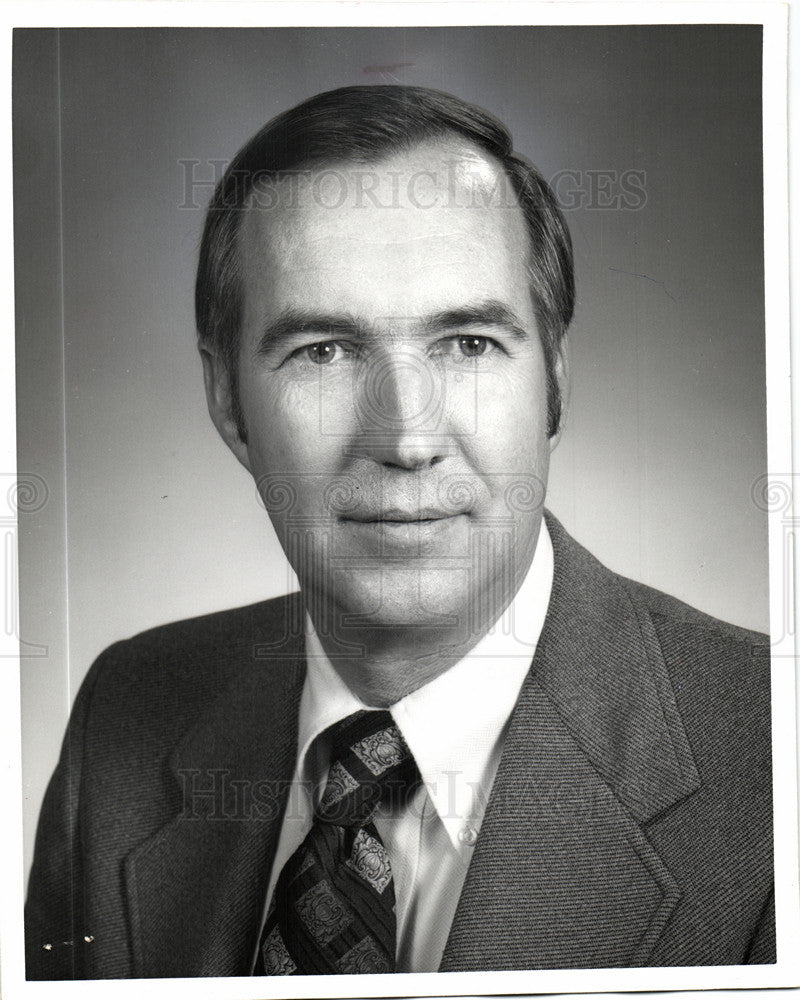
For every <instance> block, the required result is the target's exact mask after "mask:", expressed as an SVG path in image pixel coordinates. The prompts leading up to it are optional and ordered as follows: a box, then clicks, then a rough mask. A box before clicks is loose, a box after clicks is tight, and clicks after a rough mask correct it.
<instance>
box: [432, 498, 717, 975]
mask: <svg viewBox="0 0 800 1000" xmlns="http://www.w3.org/2000/svg"><path fill="white" fill-rule="evenodd" d="M548 527H549V529H550V534H551V537H552V540H553V549H554V554H555V578H554V583H553V592H552V596H551V600H550V606H549V608H548V613H547V618H546V620H545V625H544V628H543V630H542V634H541V637H540V640H539V644H538V646H537V651H536V655H535V657H534V661H533V665H532V669H531V672H530V673H529V675H528V677H527V678H526V681H525V683H524V685H523V688H522V691H521V693H520V698H519V701H518V704H517V707H516V709H515V712H514V715H513V717H512V720H511V723H510V727H509V731H508V734H507V737H506V743H505V747H504V751H503V756H502V759H501V763H500V767H499V769H498V773H497V777H496V779H495V783H494V786H493V789H492V793H491V795H490V799H489V803H488V806H487V811H486V815H485V817H484V821H483V825H482V827H481V834H480V838H479V841H478V844H477V846H476V848H475V852H474V855H473V859H472V863H471V865H470V868H469V871H468V873H467V878H466V881H465V884H464V889H463V892H462V895H461V898H460V900H459V904H458V908H457V911H456V915H455V919H454V921H453V926H452V928H451V932H450V936H449V938H448V942H447V945H446V948H445V951H444V955H443V958H442V963H441V966H440V968H441V970H442V971H453V970H465V969H487V970H494V969H537V968H576V967H583V968H601V967H625V966H632V965H645V964H646V963H647V958H648V955H649V954H650V953H651V951H652V949H653V946H654V945H655V942H656V941H657V939H658V937H659V935H660V933H661V930H662V929H663V927H664V925H665V923H666V921H667V919H668V917H669V915H670V913H671V912H672V909H673V908H674V906H675V904H676V902H677V900H678V898H679V895H680V894H679V890H678V888H677V886H676V884H675V882H674V880H673V878H672V876H671V875H670V873H669V872H668V871H667V869H666V868H665V866H664V865H663V863H662V862H661V859H660V858H659V856H658V854H657V853H656V851H655V850H654V849H653V847H652V846H651V844H650V843H649V842H648V840H647V838H646V837H645V835H644V833H643V831H642V824H643V823H645V822H646V821H647V820H650V819H652V818H653V817H654V816H656V815H657V814H658V813H660V812H662V811H664V810H665V809H667V808H669V807H670V806H671V805H673V804H674V803H675V802H677V801H678V800H679V799H681V798H683V797H684V796H686V795H688V794H691V793H692V792H693V791H695V790H696V789H697V788H698V787H699V778H698V775H697V771H696V769H695V766H694V763H693V760H692V755H691V751H690V748H689V744H688V741H687V739H686V735H685V732H684V730H683V726H682V723H681V720H680V716H679V715H678V711H677V707H676V705H675V699H674V695H673V692H672V688H671V685H670V681H669V677H668V675H667V671H666V666H665V664H664V662H663V658H662V656H661V651H660V648H659V645H658V641H657V638H656V634H655V630H654V628H653V624H652V622H651V620H650V617H649V614H648V613H647V610H646V608H645V607H644V605H643V604H642V603H641V602H640V601H639V600H638V598H637V597H636V595H635V592H631V591H629V590H628V588H627V587H626V586H625V584H624V583H623V582H622V581H621V579H620V578H618V577H616V576H615V575H614V574H612V573H610V572H609V571H608V570H606V569H605V568H604V567H602V566H601V565H600V564H599V563H598V562H597V561H596V560H595V559H594V558H593V557H592V556H590V555H589V554H588V553H587V552H585V550H583V549H582V548H581V547H580V546H578V545H577V544H576V543H575V542H573V541H572V540H571V539H570V538H569V536H568V535H567V534H566V532H565V531H564V530H563V528H561V526H560V525H559V523H558V522H557V521H556V520H555V519H554V518H551V517H548Z"/></svg>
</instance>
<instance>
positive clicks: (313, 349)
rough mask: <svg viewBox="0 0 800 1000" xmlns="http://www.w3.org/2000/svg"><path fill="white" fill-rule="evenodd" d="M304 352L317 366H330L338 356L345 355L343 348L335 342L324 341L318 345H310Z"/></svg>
mask: <svg viewBox="0 0 800 1000" xmlns="http://www.w3.org/2000/svg"><path fill="white" fill-rule="evenodd" d="M302 350H303V352H305V354H306V355H307V356H308V357H309V358H310V359H311V360H312V361H313V362H314V364H315V365H329V364H330V363H331V361H333V359H334V358H335V357H336V356H337V355H341V354H342V353H343V352H342V348H341V346H340V345H339V344H337V343H336V341H335V340H323V341H320V343H318V344H309V345H308V347H304V348H303V349H302Z"/></svg>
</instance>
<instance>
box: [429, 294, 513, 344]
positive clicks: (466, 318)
mask: <svg viewBox="0 0 800 1000" xmlns="http://www.w3.org/2000/svg"><path fill="white" fill-rule="evenodd" d="M465 326H501V327H504V328H505V329H507V330H508V331H509V332H510V333H511V334H512V335H513V336H514V338H515V339H516V340H524V339H527V338H528V336H529V333H528V331H527V330H526V329H525V327H524V325H523V323H522V320H521V319H520V318H519V316H517V314H516V313H515V312H514V310H513V309H510V308H509V307H508V306H506V305H504V304H503V303H502V302H499V301H498V300H496V299H489V300H488V301H486V302H480V303H477V304H476V305H469V306H463V307H459V308H457V309H446V310H445V311H444V312H439V313H434V314H433V315H432V316H428V317H427V319H426V320H425V327H426V329H427V330H428V331H429V332H431V333H444V332H445V331H446V330H453V329H460V328H462V327H465Z"/></svg>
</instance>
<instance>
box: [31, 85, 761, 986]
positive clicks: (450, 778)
mask: <svg viewBox="0 0 800 1000" xmlns="http://www.w3.org/2000/svg"><path fill="white" fill-rule="evenodd" d="M573 297H574V291H573V279H572V255H571V248H570V241H569V236H568V232H567V229H566V226H565V224H564V221H563V219H562V217H561V214H560V212H559V210H558V207H557V205H556V203H555V200H554V198H553V196H552V193H551V192H550V190H549V188H548V186H547V184H546V183H545V182H544V181H543V179H542V178H541V177H540V175H539V174H538V173H537V172H536V170H535V169H534V168H533V167H531V166H530V165H529V164H528V163H527V162H526V161H524V160H523V159H522V158H520V157H518V156H517V155H515V154H514V153H513V152H512V150H511V141H510V137H509V135H508V133H507V132H506V130H505V129H504V127H503V126H502V125H501V124H500V123H498V122H497V121H496V120H495V119H493V118H492V117H491V116H489V115H487V114H486V113H485V112H483V111H481V110H479V109H477V108H475V107H472V106H470V105H467V104H465V103H464V102H462V101H460V100H458V99H456V98H453V97H451V96H448V95H446V94H441V93H438V92H434V91H429V90H424V89H419V88H408V87H373V88H369V87H352V88H346V89H343V90H339V91H333V92H330V93H326V94H320V95H318V96H316V97H314V98H312V99H311V100H309V101H307V102H306V103H304V104H302V105H300V106H299V107H297V108H294V109H293V110H291V111H289V112H287V113H285V114H283V115H281V116H279V117H278V118H277V119H275V120H274V121H272V122H271V123H269V124H268V125H266V126H265V127H264V129H262V131H261V132H259V133H258V134H257V135H256V136H255V137H254V138H253V139H252V140H251V141H250V142H249V143H248V144H247V145H246V146H245V147H244V148H243V149H242V151H241V152H240V153H239V154H238V156H237V157H236V159H235V160H234V161H233V163H232V164H231V166H230V168H229V169H228V171H227V173H226V175H225V177H224V178H223V180H222V181H221V182H220V185H219V187H218V189H217V191H216V193H215V196H214V199H213V200H212V204H211V206H210V208H209V212H208V216H207V220H206V228H205V232H204V236H203V242H202V247H201V253H200V264H199V270H198V281H197V300H196V304H197V317H198V330H199V346H200V351H201V355H202V359H203V368H204V375H205V385H206V392H207V397H208V404H209V410H210V413H211V416H212V419H213V421H214V423H215V425H216V427H217V429H218V431H219V432H220V434H221V435H222V437H223V439H224V440H225V442H226V443H227V444H228V445H229V447H230V448H231V450H232V451H233V453H234V455H235V456H236V457H237V459H238V460H239V461H240V462H241V463H242V464H243V465H244V466H245V467H246V468H247V469H248V470H249V471H250V472H251V473H252V475H253V477H254V479H255V480H256V482H257V484H258V486H259V490H260V491H261V494H262V496H263V499H264V502H265V505H266V507H267V510H268V511H269V514H270V517H271V519H272V522H273V525H274V527H275V530H276V532H277V534H278V536H279V538H280V540H281V543H282V545H283V547H284V549H285V551H286V554H287V557H288V559H289V561H290V562H291V564H292V566H293V568H294V569H295V571H296V573H297V576H298V579H299V581H300V586H301V594H300V595H293V596H291V597H288V598H285V599H279V600H276V601H270V602H266V603H264V604H259V605H255V606H252V607H248V608H241V609H237V610H233V611H228V612H223V613H221V614H217V615H211V616H206V617H204V618H200V619H196V620H192V621H188V622H179V623H175V624H172V625H168V626H165V627H162V628H158V629H155V630H153V631H151V632H148V633H145V634H143V635H140V636H138V637H135V638H133V639H131V640H128V641H126V642H122V643H118V644H117V645H115V646H112V647H111V648H110V649H109V650H107V651H106V652H105V653H104V654H103V655H102V656H101V657H100V658H99V659H98V661H97V662H96V663H95V665H94V667H93V668H92V670H91V671H90V673H89V676H88V677H87V680H86V682H85V684H84V686H83V688H82V690H81V692H80V694H79V696H78V699H77V702H76V705H75V709H74V711H73V716H72V719H71V722H70V726H69V731H68V734H67V739H66V741H65V745H64V751H63V754H62V759H61V762H60V764H59V768H58V770H57V772H56V774H55V776H54V778H53V781H52V783H51V786H50V789H49V790H48V794H47V797H46V801H45V805H44V808H43V812H42V818H41V821H40V828H39V833H38V840H37V848H36V858H35V862H34V868H33V873H32V876H31V884H30V891H29V901H28V907H27V935H26V937H27V948H28V975H29V977H31V978H44V979H47V978H79V977H85V978H115V977H130V976H139V977H147V976H201V975H248V974H257V975H261V974H269V975H287V974H288V975H296V974H309V973H346V972H390V971H398V972H402V971H436V970H441V971H453V970H465V969H537V968H592V967H604V966H605V967H615V966H619V967H621V966H635V965H699V964H741V963H747V962H750V963H752V962H756V963H757V962H762V963H763V962H773V961H775V945H774V909H773V904H772V888H771V887H772V879H773V875H772V826H771V793H770V776H771V766H770V740H769V682H768V668H769V657H768V649H767V640H766V638H765V637H763V636H758V635H756V634H753V633H749V632H745V631H744V630H741V629H738V628H735V627H733V626H729V625H726V624H723V623H721V622H718V621H714V620H712V619H710V618H708V617H707V616H704V615H702V614H700V613H699V612H697V611H694V610H692V609H690V608H688V607H686V606H685V605H682V604H680V603H679V602H677V601H675V600H673V599H672V598H669V597H667V596H665V595H662V594H659V593H656V592H655V591H652V590H650V589H648V588H646V587H643V586H641V585H639V584H635V583H632V582H630V581H627V580H623V579H621V578H619V577H617V576H615V575H614V574H612V573H610V572H609V571H608V570H606V569H604V568H603V567H602V566H600V565H599V564H598V563H597V562H596V561H595V560H594V559H593V558H592V557H591V556H590V555H589V554H588V553H587V552H585V551H584V550H583V549H581V548H580V546H578V545H577V544H576V543H575V542H574V541H572V539H570V538H569V536H568V535H567V534H566V533H565V531H564V530H563V528H562V527H561V526H560V525H559V523H558V522H557V520H555V519H554V518H552V517H551V516H550V515H548V516H547V518H544V517H543V510H544V508H543V503H544V491H545V485H546V482H547V475H548V466H549V460H550V452H551V450H552V449H553V447H554V446H555V444H556V442H557V440H558V435H559V430H560V426H561V417H562V404H563V400H564V398H565V393H566V387H567V370H566V357H565V344H564V336H565V333H566V330H567V327H568V325H569V322H570V318H571V315H572V307H573Z"/></svg>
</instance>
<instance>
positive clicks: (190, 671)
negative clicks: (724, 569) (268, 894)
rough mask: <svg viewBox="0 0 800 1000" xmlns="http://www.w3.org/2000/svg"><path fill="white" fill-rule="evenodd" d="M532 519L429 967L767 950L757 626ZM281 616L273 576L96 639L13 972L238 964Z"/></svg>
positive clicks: (283, 638)
mask: <svg viewBox="0 0 800 1000" xmlns="http://www.w3.org/2000/svg"><path fill="white" fill-rule="evenodd" d="M548 524H549V527H550V532H551V536H552V540H553V548H554V555H555V579H554V584H553V591H552V597H551V601H550V606H549V608H548V613H547V618H546V621H545V624H544V628H543V631H542V634H541V638H540V641H539V645H538V647H537V651H536V655H535V657H534V660H533V664H532V667H531V670H530V672H529V674H528V676H527V678H526V680H525V682H524V684H523V687H522V690H521V693H520V696H519V700H518V703H517V706H516V708H515V710H514V713H513V716H512V719H511V722H510V726H509V729H508V733H507V738H506V742H505V746H504V750H503V755H502V760H501V763H500V767H499V770H498V773H497V777H496V779H495V783H494V786H493V788H492V791H491V795H490V799H489V803H488V806H487V810H486V814H485V818H484V821H483V826H482V828H481V833H480V837H479V840H478V844H477V845H476V848H475V851H474V855H473V859H472V863H471V865H470V868H469V871H468V873H467V877H466V881H465V884H464V888H463V891H462V895H461V898H460V901H459V904H458V908H457V910H456V914H455V917H454V920H453V924H452V928H451V931H450V935H449V939H448V941H447V945H446V947H445V951H444V955H443V958H442V962H441V970H442V971H451V970H474V969H486V970H499V969H543V968H548V969H551V968H592V967H627V966H645V965H652V966H658V965H661V966H672V965H707V964H740V963H748V962H757V963H758V962H760V963H765V962H774V961H775V936H774V908H773V902H772V898H773V897H772V890H771V887H772V882H773V861H772V805H771V761H770V725H769V649H768V643H767V639H766V637H764V636H761V635H758V634H756V633H752V632H747V631H744V630H742V629H739V628H735V627H733V626H730V625H726V624H724V623H721V622H719V621H716V620H713V619H711V618H709V617H707V616H705V615H703V614H701V613H699V612H697V611H695V610H693V609H691V608H689V607H687V606H686V605H684V604H681V603H680V602H678V601H676V600H674V599H672V598H670V597H667V596H665V595H663V594H660V593H658V592H656V591H654V590H651V589H649V588H647V587H644V586H641V585H639V584H636V583H632V582H631V581H628V580H625V579H622V578H621V577H619V576H617V575H615V574H613V573H611V572H610V571H608V570H607V569H605V568H604V567H603V566H601V565H600V564H599V563H598V562H597V561H596V560H595V559H594V558H593V557H592V556H591V555H589V553H587V552H586V551H585V550H584V549H582V548H581V547H580V546H579V545H578V544H577V543H576V542H574V541H573V540H572V539H571V538H570V537H569V536H568V535H567V534H566V532H565V531H564V529H563V528H562V527H561V526H560V525H559V524H558V522H557V521H556V520H555V519H554V518H552V517H549V520H548ZM302 619H303V611H302V604H301V602H300V600H299V598H298V596H297V595H294V596H292V597H288V598H281V599H278V600H273V601H267V602H265V603H261V604H256V605H253V606H250V607H245V608H240V609H237V610H233V611H226V612H222V613H219V614H213V615H208V616H205V617H202V618H197V619H193V620H190V621H184V622H178V623H174V624H170V625H166V626H163V627H161V628H156V629H153V630H152V631H149V632H146V633H144V634H142V635H139V636H136V637H135V638H133V639H130V640H127V641H125V642H121V643H118V644H116V645H114V646H112V647H110V648H109V649H108V650H106V651H105V652H104V653H103V654H102V655H101V656H100V657H99V659H98V660H97V662H96V663H95V664H94V666H93V667H92V669H91V671H90V672H89V674H88V676H87V678H86V681H85V683H84V685H83V686H82V689H81V691H80V693H79V695H78V698H77V701H76V704H75V707H74V710H73V713H72V717H71V720H70V723H69V727H68V732H67V735H66V738H65V741H64V747H63V751H62V756H61V760H60V763H59V765H58V768H57V770H56V772H55V774H54V776H53V779H52V781H51V784H50V786H49V789H48V792H47V795H46V799H45V803H44V806H43V809H42V814H41V818H40V823H39V830H38V834H37V842H36V854H35V861H34V866H33V871H32V875H31V882H30V889H29V897H28V904H27V907H26V940H27V955H28V958H27V961H28V966H27V968H28V977H29V978H41V979H64V978H117V977H120V978H121V977H131V976H138V977H149V976H212V975H216V976H232V975H247V974H248V971H249V960H250V956H251V954H252V951H253V947H254V939H255V936H256V935H257V933H258V925H259V920H260V915H261V912H262V906H263V903H264V895H265V891H266V886H267V880H268V876H269V872H270V866H271V863H272V859H273V856H274V852H275V849H276V846H277V841H278V833H279V830H280V825H281V819H282V813H283V809H284V806H285V802H286V796H287V790H288V787H289V782H290V779H291V775H292V771H293V766H294V761H295V753H296V735H297V716H298V708H299V699H300V693H301V690H302V686H303V679H304V673H305V663H304V655H303V644H302ZM442 724H443V725H446V720H443V721H442ZM65 942H66V943H65Z"/></svg>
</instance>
